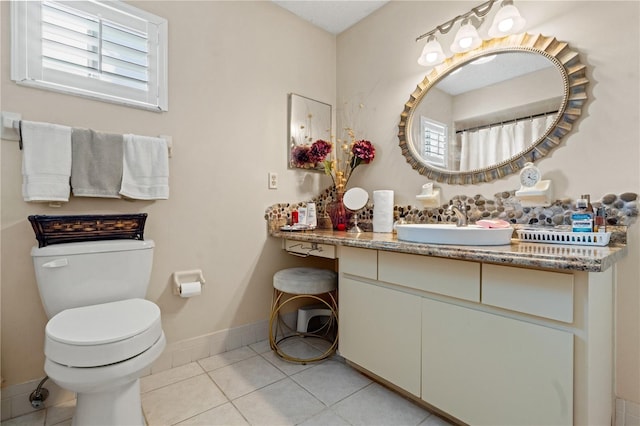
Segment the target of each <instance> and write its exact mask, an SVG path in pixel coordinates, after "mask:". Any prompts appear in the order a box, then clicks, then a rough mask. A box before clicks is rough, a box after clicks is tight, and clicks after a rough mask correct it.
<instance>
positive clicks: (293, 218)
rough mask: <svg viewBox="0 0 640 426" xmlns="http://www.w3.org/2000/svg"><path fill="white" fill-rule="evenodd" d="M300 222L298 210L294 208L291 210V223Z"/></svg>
mask: <svg viewBox="0 0 640 426" xmlns="http://www.w3.org/2000/svg"><path fill="white" fill-rule="evenodd" d="M296 223H298V210H293V211H292V212H291V225H295V224H296Z"/></svg>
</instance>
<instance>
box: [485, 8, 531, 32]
mask: <svg viewBox="0 0 640 426" xmlns="http://www.w3.org/2000/svg"><path fill="white" fill-rule="evenodd" d="M526 23H527V21H526V20H525V19H524V18H523V17H522V16H520V12H519V11H518V8H517V7H515V6H514V5H512V4H508V5H502V7H501V8H500V10H498V13H496V16H495V17H494V18H493V23H492V24H491V28H489V36H490V37H504V36H506V35H509V34H515V33H518V32H520V30H522V29H523V28H524V26H525V24H526Z"/></svg>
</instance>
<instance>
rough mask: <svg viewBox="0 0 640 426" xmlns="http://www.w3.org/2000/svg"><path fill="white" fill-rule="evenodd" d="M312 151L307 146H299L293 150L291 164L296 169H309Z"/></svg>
mask: <svg viewBox="0 0 640 426" xmlns="http://www.w3.org/2000/svg"><path fill="white" fill-rule="evenodd" d="M310 151H311V150H310V149H309V147H308V146H306V145H298V146H296V147H295V148H293V149H292V150H291V162H292V163H293V165H294V166H296V167H303V168H308V167H309V166H310V164H309V163H311V159H310V156H309V154H310Z"/></svg>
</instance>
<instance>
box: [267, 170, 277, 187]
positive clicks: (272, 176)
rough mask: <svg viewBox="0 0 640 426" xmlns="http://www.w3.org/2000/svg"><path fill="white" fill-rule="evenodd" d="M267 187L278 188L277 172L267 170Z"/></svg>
mask: <svg viewBox="0 0 640 426" xmlns="http://www.w3.org/2000/svg"><path fill="white" fill-rule="evenodd" d="M269 189H278V174H277V173H276V172H269Z"/></svg>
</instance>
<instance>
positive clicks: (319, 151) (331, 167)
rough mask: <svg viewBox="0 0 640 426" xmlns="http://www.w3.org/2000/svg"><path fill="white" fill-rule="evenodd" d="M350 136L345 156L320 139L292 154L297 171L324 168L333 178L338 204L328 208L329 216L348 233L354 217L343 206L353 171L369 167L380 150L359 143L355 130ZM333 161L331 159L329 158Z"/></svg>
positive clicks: (349, 131)
mask: <svg viewBox="0 0 640 426" xmlns="http://www.w3.org/2000/svg"><path fill="white" fill-rule="evenodd" d="M345 130H346V132H347V134H348V135H349V141H340V140H338V143H340V144H341V146H340V148H341V153H340V154H341V155H338V153H336V154H335V155H333V156H329V154H331V153H332V151H333V144H332V143H331V142H328V141H325V140H322V139H318V140H317V141H315V142H314V143H312V144H311V145H310V146H308V145H299V146H297V147H295V148H294V149H293V150H292V154H291V156H292V160H293V164H294V165H295V166H296V167H301V168H307V169H309V168H317V167H318V166H319V165H320V164H323V165H324V172H325V174H327V175H329V176H331V180H332V181H333V185H334V187H335V189H336V194H335V197H336V198H335V200H334V202H333V203H330V204H329V205H328V206H327V209H326V212H327V213H328V214H329V216H330V217H331V222H332V224H333V227H334V229H338V230H345V229H346V226H347V225H348V223H349V217H350V213H349V212H347V211H346V209H345V207H344V204H343V202H342V196H343V195H344V192H345V190H346V187H347V183H348V182H349V179H350V178H351V175H352V174H353V171H354V170H355V169H356V167H358V166H359V165H361V164H369V163H371V162H372V161H373V159H374V158H375V156H376V149H375V147H374V146H373V144H372V143H371V142H370V141H367V140H364V139H361V140H356V138H355V134H354V132H353V130H352V129H349V128H347V129H345ZM327 157H329V158H327Z"/></svg>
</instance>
